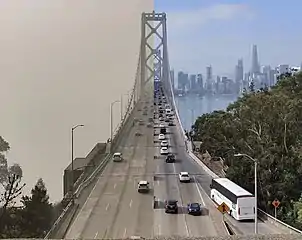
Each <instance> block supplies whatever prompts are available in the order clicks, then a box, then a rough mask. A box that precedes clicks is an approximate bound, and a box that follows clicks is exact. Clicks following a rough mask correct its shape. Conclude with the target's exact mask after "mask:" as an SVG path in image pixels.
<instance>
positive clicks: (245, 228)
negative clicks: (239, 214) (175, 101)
mask: <svg viewBox="0 0 302 240" xmlns="http://www.w3.org/2000/svg"><path fill="white" fill-rule="evenodd" d="M172 131H173V135H172V138H173V140H174V143H176V146H175V148H176V149H177V150H176V154H177V155H176V156H178V158H179V159H181V164H178V165H176V166H177V167H176V169H177V171H178V172H180V171H187V172H189V173H190V174H191V175H192V176H194V179H195V182H196V184H195V186H198V188H199V190H200V192H201V194H202V195H203V199H204V201H205V203H206V205H207V208H208V209H209V214H210V216H211V218H212V220H213V224H214V225H215V226H216V229H220V228H219V226H220V224H219V222H220V221H221V220H219V218H221V213H220V212H218V211H217V206H216V204H215V203H214V202H213V201H212V200H211V199H210V197H209V196H210V191H211V189H210V183H211V181H212V177H211V176H210V175H208V174H207V173H206V172H205V170H204V169H203V168H202V167H201V166H200V165H198V164H197V163H196V162H195V161H194V160H193V159H192V158H191V157H190V156H189V155H188V154H187V152H186V148H185V145H184V144H183V141H182V137H181V133H180V131H179V130H178V129H177V127H174V129H172ZM219 215H220V216H219ZM225 218H226V220H227V221H229V222H231V223H232V224H233V225H234V226H236V228H238V229H239V230H240V232H241V233H242V234H243V235H251V234H254V229H255V227H254V226H255V225H254V222H253V221H252V222H244V221H237V220H235V219H234V218H232V217H231V216H229V215H227V214H226V215H225ZM220 230H221V229H220ZM258 233H259V234H281V233H282V231H281V230H280V229H278V228H277V227H275V226H273V225H272V224H267V223H265V222H263V221H261V220H260V219H258ZM219 235H221V233H220V234H219Z"/></svg>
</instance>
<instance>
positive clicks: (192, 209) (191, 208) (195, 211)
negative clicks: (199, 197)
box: [188, 203, 201, 215]
mask: <svg viewBox="0 0 302 240" xmlns="http://www.w3.org/2000/svg"><path fill="white" fill-rule="evenodd" d="M188 214H192V215H201V206H200V204H199V203H189V204H188Z"/></svg>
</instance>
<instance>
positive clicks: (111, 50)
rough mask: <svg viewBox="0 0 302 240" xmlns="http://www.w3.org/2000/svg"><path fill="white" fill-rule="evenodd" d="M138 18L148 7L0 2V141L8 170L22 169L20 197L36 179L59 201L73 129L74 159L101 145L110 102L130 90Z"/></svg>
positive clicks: (118, 2)
mask: <svg viewBox="0 0 302 240" xmlns="http://www.w3.org/2000/svg"><path fill="white" fill-rule="evenodd" d="M143 11H146V12H151V11H153V1H152V0H143V1H142V0H127V1H125V0H90V1H82V0H81V1H80V0H69V1H67V0H66V1H53V0H44V1H39V0H31V1H29V0H28V1H13V0H6V1H5V0H4V1H1V2H0V31H1V35H0V53H1V54H0V67H1V71H0V76H1V94H0V98H1V99H0V100H1V101H0V104H1V125H0V135H2V136H3V137H4V138H5V139H6V140H7V141H8V142H9V143H10V145H11V150H10V151H9V153H8V154H7V157H8V160H9V163H10V164H12V163H19V164H20V165H21V166H22V168H23V174H24V182H26V183H27V188H26V189H25V192H24V193H28V192H29V190H30V189H31V188H32V187H33V185H34V184H35V183H36V181H37V179H38V178H39V177H42V178H43V179H44V180H45V182H46V184H47V188H48V190H49V194H50V198H51V200H53V201H57V200H59V199H60V198H61V197H62V175H63V170H64V168H65V167H66V166H67V165H68V164H69V163H70V158H71V150H70V142H71V136H70V135H71V133H70V131H71V130H70V129H71V127H72V126H73V125H76V124H84V125H85V127H84V128H78V129H77V130H76V131H75V141H74V143H75V157H83V156H86V154H87V153H88V152H89V151H90V150H91V149H92V147H93V146H94V145H95V144H96V143H97V142H100V141H106V140H107V139H108V137H109V135H110V130H109V125H110V120H109V106H110V102H112V101H115V100H118V99H120V98H121V94H124V99H125V100H124V102H125V103H126V99H127V96H126V93H127V91H129V90H130V89H131V88H132V86H133V83H134V76H135V71H136V66H137V63H138V56H139V47H140V19H141V13H142V12H143ZM125 105H126V104H125ZM114 109H115V110H114V116H115V117H114V124H115V125H116V124H117V123H118V121H119V118H120V117H119V114H120V105H119V104H116V105H115V108H114Z"/></svg>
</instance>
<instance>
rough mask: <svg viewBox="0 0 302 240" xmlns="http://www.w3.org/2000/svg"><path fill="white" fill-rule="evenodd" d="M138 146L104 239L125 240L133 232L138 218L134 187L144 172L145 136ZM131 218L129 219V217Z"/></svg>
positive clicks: (137, 203)
mask: <svg viewBox="0 0 302 240" xmlns="http://www.w3.org/2000/svg"><path fill="white" fill-rule="evenodd" d="M140 139H141V140H140V141H139V144H138V145H139V146H138V148H137V151H136V152H135V154H134V156H133V158H132V159H131V162H129V171H128V172H127V178H126V179H125V188H124V189H123V192H122V196H121V198H120V204H119V205H118V207H117V213H116V216H115V217H114V221H113V223H112V225H111V229H110V231H109V233H108V235H107V236H106V237H108V238H114V239H117V238H125V237H126V236H129V234H130V236H131V235H132V234H133V233H134V231H135V226H136V222H137V218H138V206H139V200H140V199H139V195H138V193H137V190H136V187H137V183H138V181H139V179H140V178H141V176H142V175H144V172H145V166H146V159H145V158H146V151H145V149H144V146H145V145H146V139H147V136H146V135H144V136H142V137H140ZM129 216H131V218H130V217H129Z"/></svg>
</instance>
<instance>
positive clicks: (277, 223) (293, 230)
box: [258, 209, 302, 234]
mask: <svg viewBox="0 0 302 240" xmlns="http://www.w3.org/2000/svg"><path fill="white" fill-rule="evenodd" d="M258 212H259V217H260V219H261V220H263V221H264V222H269V223H270V224H272V225H275V226H276V227H277V228H282V229H283V230H284V231H288V233H290V234H302V231H301V230H299V229H297V228H294V227H292V226H290V225H288V224H287V223H284V222H282V221H280V220H278V219H276V218H275V217H273V216H271V215H270V214H268V213H266V212H264V211H263V210H261V209H258ZM261 215H262V216H261ZM263 216H264V217H263Z"/></svg>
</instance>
